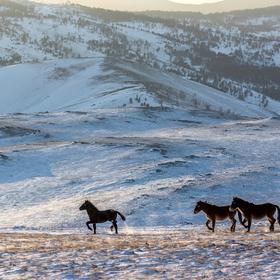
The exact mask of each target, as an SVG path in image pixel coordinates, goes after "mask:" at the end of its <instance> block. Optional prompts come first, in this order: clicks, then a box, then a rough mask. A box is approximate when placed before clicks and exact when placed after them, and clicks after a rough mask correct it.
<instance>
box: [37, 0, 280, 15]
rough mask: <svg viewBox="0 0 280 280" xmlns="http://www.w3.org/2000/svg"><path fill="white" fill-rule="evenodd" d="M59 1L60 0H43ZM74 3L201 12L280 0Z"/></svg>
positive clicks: (81, 0)
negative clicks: (202, 2) (188, 2)
mask: <svg viewBox="0 0 280 280" xmlns="http://www.w3.org/2000/svg"><path fill="white" fill-rule="evenodd" d="M42 2H51V3H58V0H51V1H47V0H46V1H44V0H43V1H42ZM71 2H73V3H78V4H81V5H85V6H89V7H97V8H103V9H110V10H120V11H148V10H150V11H151V10H158V11H173V12H174V11H185V12H187V11H189V12H201V13H217V12H229V11H235V10H246V9H256V8H265V7H271V6H278V5H280V1H279V0H267V1H265V2H264V1H261V0H256V1H254V3H252V1H242V0H222V1H218V2H215V3H205V4H182V3H175V2H172V1H169V0H154V1H148V0H143V1H141V3H139V4H135V2H132V1H129V0H122V1H118V2H117V3H116V1H113V0H95V1H89V0H75V1H71Z"/></svg>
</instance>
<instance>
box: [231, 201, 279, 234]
mask: <svg viewBox="0 0 280 280" xmlns="http://www.w3.org/2000/svg"><path fill="white" fill-rule="evenodd" d="M230 207H231V210H238V211H240V212H241V213H242V215H243V216H244V217H245V220H244V221H247V222H248V225H245V223H243V226H244V227H245V228H247V231H248V232H250V230H251V225H252V220H253V219H256V220H260V219H263V218H265V217H267V219H268V221H269V222H270V227H269V229H270V231H274V224H275V222H276V219H275V218H274V214H275V212H276V210H278V223H279V224H280V208H279V206H277V205H274V204H271V203H265V204H260V205H255V204H253V203H250V202H248V201H245V200H243V199H241V198H238V197H234V198H233V201H232V204H231V206H230Z"/></svg>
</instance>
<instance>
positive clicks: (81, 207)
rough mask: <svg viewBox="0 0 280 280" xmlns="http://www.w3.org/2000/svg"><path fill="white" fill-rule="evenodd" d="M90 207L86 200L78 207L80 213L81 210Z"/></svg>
mask: <svg viewBox="0 0 280 280" xmlns="http://www.w3.org/2000/svg"><path fill="white" fill-rule="evenodd" d="M90 205H91V203H90V202H89V201H88V200H86V201H85V202H84V203H83V204H82V205H81V206H80V208H79V209H80V211H82V210H87V209H88V208H89V206H90Z"/></svg>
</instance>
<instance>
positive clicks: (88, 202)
mask: <svg viewBox="0 0 280 280" xmlns="http://www.w3.org/2000/svg"><path fill="white" fill-rule="evenodd" d="M86 202H87V204H88V205H89V206H90V207H92V208H94V210H97V211H98V208H97V207H95V206H94V205H93V204H92V203H91V202H90V201H89V200H87V201H86Z"/></svg>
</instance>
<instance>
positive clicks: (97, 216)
mask: <svg viewBox="0 0 280 280" xmlns="http://www.w3.org/2000/svg"><path fill="white" fill-rule="evenodd" d="M79 209H80V211H83V210H86V211H87V214H88V216H89V221H88V222H86V225H87V227H88V229H89V230H91V231H92V228H91V227H90V226H89V225H90V224H93V231H94V234H96V224H99V223H105V222H107V221H110V222H112V226H111V231H113V229H114V228H115V232H116V234H118V225H117V215H119V216H120V217H121V219H122V220H123V221H125V220H126V218H125V216H124V215H123V214H121V213H120V212H118V211H115V210H112V209H110V210H106V211H99V210H98V209H97V208H96V207H95V206H94V205H93V204H92V203H91V202H90V201H88V200H86V201H85V202H84V203H83V204H82V205H81V207H80V208H79Z"/></svg>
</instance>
